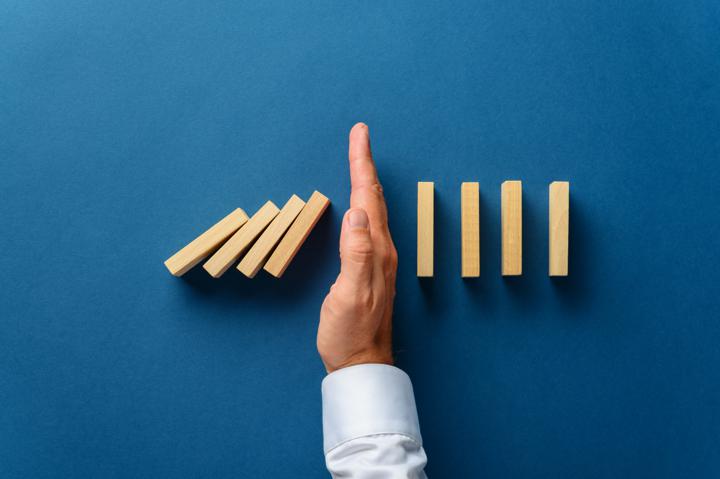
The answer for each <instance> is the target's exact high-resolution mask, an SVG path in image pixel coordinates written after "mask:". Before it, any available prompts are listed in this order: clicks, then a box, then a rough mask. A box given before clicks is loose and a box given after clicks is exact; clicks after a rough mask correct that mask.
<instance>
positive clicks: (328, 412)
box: [322, 364, 427, 479]
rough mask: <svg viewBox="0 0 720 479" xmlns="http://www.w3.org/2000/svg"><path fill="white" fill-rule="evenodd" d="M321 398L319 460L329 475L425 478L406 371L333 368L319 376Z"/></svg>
mask: <svg viewBox="0 0 720 479" xmlns="http://www.w3.org/2000/svg"><path fill="white" fill-rule="evenodd" d="M322 397H323V437H324V441H323V442H324V445H323V446H324V449H325V462H326V465H327V468H328V470H329V471H330V474H331V475H332V477H334V478H343V477H352V478H358V479H381V478H410V479H422V478H425V477H426V475H425V473H424V472H423V471H424V468H425V464H426V463H427V458H426V456H425V451H424V450H423V447H422V437H421V436H420V425H419V423H418V417H417V409H416V407H415V396H414V395H413V389H412V383H411V382H410V378H409V377H408V375H407V374H405V373H404V372H403V371H401V370H400V369H398V368H396V367H394V366H388V365H385V364H361V365H357V366H351V367H348V368H343V369H339V370H337V371H335V372H333V373H330V374H328V375H327V376H326V377H325V379H324V380H323V383H322Z"/></svg>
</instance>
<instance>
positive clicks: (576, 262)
mask: <svg viewBox="0 0 720 479" xmlns="http://www.w3.org/2000/svg"><path fill="white" fill-rule="evenodd" d="M719 24H720V7H719V6H718V2H716V1H709V0H708V1H697V2H675V1H670V0H661V1H656V2H632V1H614V0H611V1H603V2H589V1H577V0H561V1H551V2H520V1H516V0H502V1H501V0H493V1H481V2H475V1H457V2H446V3H440V2H433V3H429V2H428V3H425V2H409V1H394V2H336V1H312V2H290V1H286V2H277V1H262V2H244V1H213V0H211V1H204V2H199V1H198V2H191V1H175V2H166V1H154V2H145V1H136V0H129V1H124V2H106V1H79V0H69V1H64V2H51V1H38V0H23V1H15V0H10V1H6V2H3V3H2V5H0V193H1V199H0V220H1V221H2V233H1V234H0V250H1V251H2V257H1V258H0V270H1V271H2V276H0V476H1V477H3V478H31V477H32V478H43V477H74V478H81V477H104V478H115V477H117V478H120V477H123V478H124V477H148V478H149V477H153V478H156V477H187V478H190V477H193V478H195V477H215V478H223V477H228V478H229V477H278V478H280V477H284V478H285V477H326V472H325V470H324V462H323V456H322V449H321V448H322V438H321V417H320V391H319V386H320V381H321V380H322V378H323V372H324V371H323V367H322V364H321V362H320V360H319V358H318V356H317V353H316V350H315V332H316V324H317V316H318V311H319V308H320V304H321V302H322V299H323V297H324V295H325V293H326V290H327V288H328V287H329V285H330V284H331V282H332V281H333V279H334V277H335V275H336V274H337V272H338V267H339V264H338V258H337V239H338V233H339V225H340V219H341V217H342V214H343V212H344V211H345V209H346V208H347V207H348V199H349V181H348V179H347V164H346V154H347V133H348V130H349V128H350V127H351V126H352V124H353V123H354V122H356V121H365V122H367V123H368V124H369V125H370V129H371V134H372V140H373V149H374V152H375V158H376V162H377V165H378V168H379V171H380V175H381V180H382V182H383V186H384V188H385V191H386V196H387V201H388V205H389V213H390V225H391V229H392V232H393V235H394V238H395V242H396V245H397V248H398V251H399V256H400V268H399V273H398V294H397V301H396V315H395V349H396V358H397V363H398V365H399V366H400V367H402V368H403V369H405V370H406V371H407V372H408V373H409V374H410V375H411V377H412V379H413V382H414V386H415V391H416V395H417V403H418V408H419V414H420V420H421V428H422V432H423V436H424V440H425V446H426V449H427V453H428V456H429V464H428V468H427V470H428V473H429V475H430V477H436V478H437V477H456V478H459V477H463V478H469V477H482V478H538V477H548V478H558V477H583V478H618V477H653V478H677V477H697V478H709V477H718V475H720V448H719V447H718V443H719V440H720V413H719V408H720V375H719V374H718V368H719V367H720V346H719V345H720V300H719V299H718V284H719V283H720V277H719V274H718V271H719V269H720V264H719V261H718V240H717V238H718V233H720V231H719V227H718V224H719V220H720V211H719V207H718V204H719V201H718V199H719V198H718V193H717V191H718V189H717V188H718V183H719V181H720V174H719V173H720V167H719V166H718V165H719V163H718V162H719V161H720V135H719V132H720V29H719V28H718V25H719ZM506 179H521V180H523V192H524V204H523V208H524V210H523V212H524V234H525V236H524V275H523V276H522V277H520V278H510V279H503V278H501V276H500V214H499V211H500V204H499V200H500V183H501V182H502V181H503V180H506ZM418 180H429V181H435V186H436V198H435V201H436V216H435V220H436V247H435V258H436V263H435V271H436V274H435V278H434V279H433V280H430V281H419V280H418V279H417V278H416V277H415V248H416V246H415V244H416V243H415V241H416V239H415V194H416V193H415V191H416V190H415V184H416V181H418ZM553 180H568V181H570V182H571V240H570V246H571V253H570V274H571V276H570V277H569V278H565V279H550V278H548V277H547V247H548V245H547V186H548V184H549V183H550V182H551V181H553ZM462 181H479V182H480V191H481V216H482V219H481V240H482V253H481V258H482V266H481V267H482V277H481V278H480V279H478V280H465V281H463V280H462V279H461V278H460V198H459V191H460V182H462ZM314 189H318V190H320V191H322V192H323V193H324V194H326V195H327V196H329V197H330V199H331V200H332V201H333V205H332V207H331V208H330V209H329V210H328V212H327V213H326V214H325V216H324V218H323V219H322V221H321V222H320V223H319V224H318V226H317V228H316V229H315V231H314V232H313V233H312V235H311V236H310V239H309V240H308V242H307V243H306V245H305V246H304V247H303V249H302V250H301V251H300V253H299V254H298V256H297V258H296V259H295V261H294V262H293V263H292V264H291V266H290V268H289V269H288V271H287V273H286V275H285V277H283V279H282V280H279V281H277V280H275V279H273V278H270V277H268V276H267V275H264V274H263V275H259V276H258V277H257V278H256V279H254V280H252V281H251V280H246V279H245V278H244V277H242V275H241V274H240V273H238V272H237V271H234V270H232V271H230V272H229V273H228V274H227V275H226V276H225V277H223V278H222V279H220V280H213V279H211V278H210V277H208V276H207V275H206V274H205V273H204V271H203V270H202V269H199V270H194V271H192V272H191V273H189V274H188V275H187V277H186V278H183V279H178V278H174V277H172V276H170V274H169V273H168V272H167V270H166V269H165V268H164V266H163V264H162V263H163V261H164V260H165V259H166V258H168V257H169V256H170V255H171V254H173V253H174V252H175V251H176V250H177V249H179V248H180V247H181V246H183V245H184V244H185V243H187V242H188V241H189V240H191V239H192V238H193V237H194V236H195V235H197V234H199V233H200V232H202V231H203V230H204V229H206V228H207V227H209V226H210V225H212V224H213V223H214V222H215V221H216V220H217V219H219V218H221V217H222V216H224V215H225V214H227V213H228V212H229V211H231V210H232V209H233V208H236V207H242V208H244V209H245V210H246V211H248V212H252V211H254V210H255V209H256V208H258V207H259V206H260V205H261V204H262V203H264V202H265V201H266V200H268V199H271V200H273V201H274V202H276V203H277V204H281V203H284V201H285V200H286V199H287V198H288V197H289V196H290V195H291V194H293V193H296V194H298V195H300V196H302V197H304V198H307V197H308V196H309V195H310V193H311V192H312V190H314Z"/></svg>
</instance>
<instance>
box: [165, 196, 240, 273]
mask: <svg viewBox="0 0 720 479" xmlns="http://www.w3.org/2000/svg"><path fill="white" fill-rule="evenodd" d="M247 220H248V216H247V215H246V214H245V212H244V211H243V210H242V209H240V208H238V209H236V210H235V211H233V212H232V213H230V214H229V215H227V216H226V217H225V218H223V219H221V220H220V221H218V222H217V223H216V224H215V225H214V226H213V227H211V228H210V229H209V230H207V231H206V232H204V233H203V234H201V235H200V236H198V237H197V238H195V239H194V240H193V241H192V242H191V243H190V244H188V245H187V246H185V247H184V248H183V249H181V250H180V251H178V252H177V253H175V254H174V255H172V256H171V257H170V258H168V259H167V261H165V267H167V269H168V270H169V271H170V273H172V274H173V275H174V276H182V275H184V274H185V273H187V272H188V271H189V270H190V269H191V268H192V267H193V266H195V265H196V264H198V263H199V262H200V261H202V260H203V259H205V258H206V257H207V256H208V255H209V254H211V253H212V252H213V251H215V250H216V249H218V248H219V247H220V245H221V244H223V243H224V242H225V240H227V239H228V238H229V237H230V236H231V235H232V234H233V233H235V232H236V231H237V230H238V229H240V227H241V226H242V225H244V224H245V222H246V221H247Z"/></svg>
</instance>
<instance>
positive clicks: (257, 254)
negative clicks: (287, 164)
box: [237, 195, 305, 278]
mask: <svg viewBox="0 0 720 479" xmlns="http://www.w3.org/2000/svg"><path fill="white" fill-rule="evenodd" d="M304 206H305V202H304V201H303V200H301V199H300V198H299V197H298V196H297V195H292V196H291V197H290V199H289V200H288V201H287V203H285V206H283V207H282V209H281V210H280V213H278V215H277V216H276V217H275V219H274V220H272V223H270V226H268V227H267V229H266V230H265V231H264V232H263V234H262V235H260V237H259V238H258V240H257V241H256V242H255V244H254V245H253V246H252V248H250V250H249V251H248V252H247V254H246V255H245V257H244V258H243V259H242V261H240V264H238V266H237V269H238V270H239V271H240V272H241V273H242V274H244V275H245V276H247V277H248V278H253V277H255V275H256V274H257V272H258V271H260V268H262V267H263V265H264V264H265V261H266V260H267V259H268V257H269V256H270V253H271V252H272V249H273V248H274V247H275V245H276V244H278V242H279V241H280V239H281V238H282V236H283V235H284V234H285V232H286V231H287V229H288V228H289V227H290V224H291V223H292V222H293V221H294V220H295V218H296V217H297V215H298V214H299V213H300V211H301V210H302V209H303V207H304Z"/></svg>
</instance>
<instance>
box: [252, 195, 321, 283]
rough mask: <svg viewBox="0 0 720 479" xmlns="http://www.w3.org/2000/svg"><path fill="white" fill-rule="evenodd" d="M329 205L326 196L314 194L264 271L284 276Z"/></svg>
mask: <svg viewBox="0 0 720 479" xmlns="http://www.w3.org/2000/svg"><path fill="white" fill-rule="evenodd" d="M329 205H330V200H329V199H327V197H326V196H325V195H323V194H322V193H320V192H319V191H315V192H313V194H312V195H311V196H310V199H309V200H308V201H307V203H306V204H305V206H304V207H303V209H302V210H301V211H300V214H299V215H298V216H297V218H296V219H295V221H294V222H293V224H292V225H291V226H290V229H289V230H288V231H287V233H285V236H284V237H283V239H282V240H280V243H279V244H278V245H277V248H275V251H274V252H273V254H272V255H270V258H269V259H268V260H267V263H265V266H264V268H263V269H264V270H265V271H267V272H268V273H270V274H271V275H273V276H275V277H276V278H279V277H280V276H282V275H283V273H284V272H285V270H286V269H287V267H288V265H290V262H291V261H292V260H293V258H294V257H295V255H296V254H297V252H298V251H299V250H300V247H301V246H302V245H303V243H304V242H305V240H306V239H307V237H308V236H309V235H310V232H311V231H312V229H313V228H314V227H315V225H316V224H317V222H318V221H319V220H320V217H321V216H322V214H323V213H324V212H325V210H326V209H327V207H328V206H329Z"/></svg>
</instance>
